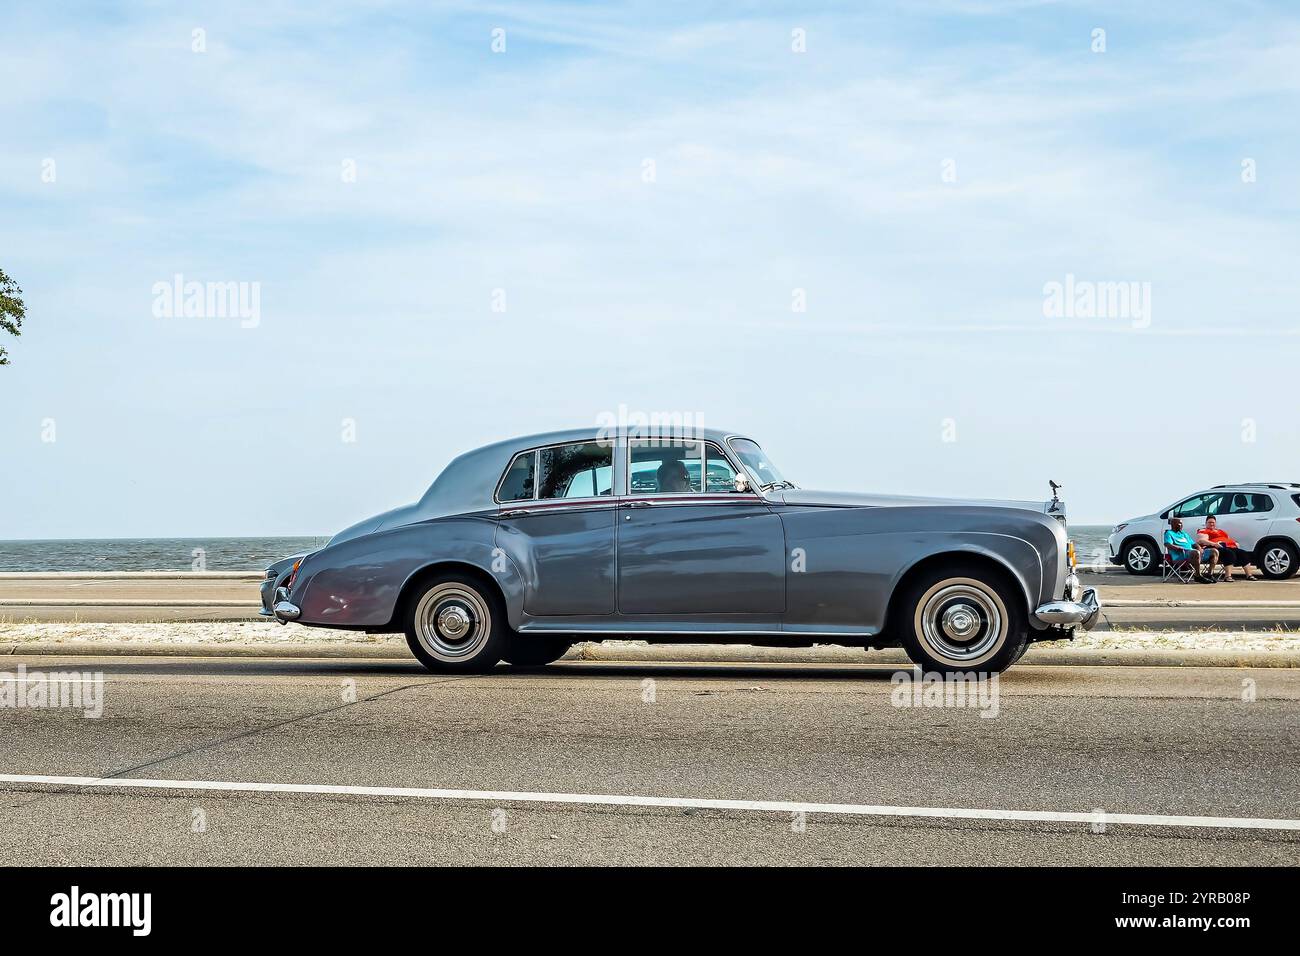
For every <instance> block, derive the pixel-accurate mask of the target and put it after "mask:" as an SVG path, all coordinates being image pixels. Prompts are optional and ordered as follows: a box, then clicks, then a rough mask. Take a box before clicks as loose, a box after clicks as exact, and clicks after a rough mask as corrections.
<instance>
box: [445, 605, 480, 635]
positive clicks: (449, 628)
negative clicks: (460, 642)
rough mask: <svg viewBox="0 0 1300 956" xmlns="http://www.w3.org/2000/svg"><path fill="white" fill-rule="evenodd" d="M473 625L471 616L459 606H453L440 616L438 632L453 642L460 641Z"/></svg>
mask: <svg viewBox="0 0 1300 956" xmlns="http://www.w3.org/2000/svg"><path fill="white" fill-rule="evenodd" d="M472 623H473V621H471V620H470V618H469V614H467V613H466V611H465V609H464V608H463V607H461V606H460V605H459V604H452V605H450V606H449V607H446V608H444V609H443V610H442V611H441V612H439V614H438V630H440V631H441V632H442V633H443V634H445V635H447V637H449V638H451V639H452V640H457V639H459V638H460V637H461V636H462V635H463V634H464V633H465V632H466V631H467V630H469V626H470V624H472Z"/></svg>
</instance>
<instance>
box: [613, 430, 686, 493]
mask: <svg viewBox="0 0 1300 956" xmlns="http://www.w3.org/2000/svg"><path fill="white" fill-rule="evenodd" d="M703 463H704V444H703V443H702V442H698V441H670V440H667V439H658V438H637V439H634V440H632V441H630V442H628V479H629V480H628V487H629V490H630V491H631V493H632V494H634V495H686V494H694V493H697V492H699V491H700V487H701V486H700V476H701V475H702V474H703Z"/></svg>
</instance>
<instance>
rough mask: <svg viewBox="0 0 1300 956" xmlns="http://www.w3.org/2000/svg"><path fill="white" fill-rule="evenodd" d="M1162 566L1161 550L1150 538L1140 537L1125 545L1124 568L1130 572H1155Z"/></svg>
mask: <svg viewBox="0 0 1300 956" xmlns="http://www.w3.org/2000/svg"><path fill="white" fill-rule="evenodd" d="M1159 567H1160V552H1159V551H1157V550H1156V545H1155V542H1154V541H1152V540H1150V539H1149V538H1138V539H1137V540H1136V541H1130V542H1129V543H1128V544H1126V545H1124V570H1125V571H1127V572H1128V573H1129V574H1155V572H1156V571H1157V570H1158V569H1159Z"/></svg>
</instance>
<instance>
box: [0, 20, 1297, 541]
mask: <svg viewBox="0 0 1300 956" xmlns="http://www.w3.org/2000/svg"><path fill="white" fill-rule="evenodd" d="M1297 117H1300V9H1297V8H1296V7H1295V6H1294V5H1292V4H1285V3H1278V4H1270V3H1253V2H1196V0H1192V2H1179V3H1173V2H1169V3H1145V4H1132V3H1089V4H1073V3H1068V2H1060V3H1048V2H1032V0H1007V2H1003V0H931V2H924V0H922V2H903V0H898V2H879V3H872V4H869V5H868V4H860V3H819V2H815V0H814V2H811V3H799V4H789V5H785V4H780V3H767V4H751V3H733V4H725V3H671V2H645V3H599V4H597V3H592V4H583V3H561V4H549V3H527V4H524V3H520V4H518V5H515V4H509V3H507V4H489V3H479V4H470V3H463V4H461V3H449V4H428V3H398V2H372V3H358V2H349V3H342V2H331V0H325V2H316V3H310V4H308V3H303V4H289V3H281V2H274V0H259V2H256V3H251V2H241V0H236V2H230V3H222V4H220V5H209V4H173V3H161V2H159V3H122V4H114V5H111V8H110V6H109V5H102V4H97V3H76V2H71V3H60V4H27V5H21V6H19V5H8V6H7V7H6V9H5V12H4V30H3V31H2V32H0V122H2V124H3V125H2V128H3V130H4V148H3V149H0V269H3V270H4V271H5V272H7V273H8V274H9V275H10V276H11V277H12V278H13V279H14V280H16V281H17V282H18V283H19V285H20V286H21V287H22V289H23V293H24V300H25V302H26V305H27V320H26V323H25V325H24V328H23V334H22V337H21V338H19V339H13V338H9V337H6V339H7V341H5V342H4V343H3V344H4V345H5V346H6V347H7V348H8V350H9V352H10V360H11V363H12V364H11V365H9V366H5V367H0V473H2V474H3V477H4V484H5V488H4V493H3V495H0V538H55V537H119V536H120V537H148V536H198V537H201V536H207V535H210V536H217V535H222V536H225V535H280V534H310V535H327V534H330V533H332V532H333V531H336V530H338V529H340V528H342V527H344V526H346V525H348V524H351V523H353V522H355V521H357V520H359V519H361V518H363V517H365V516H367V515H370V514H373V513H375V512H378V511H381V510H384V509H387V508H390V507H394V506H396V505H399V504H403V503H405V502H409V501H412V500H414V499H416V498H417V497H419V495H420V494H421V492H422V491H423V490H424V489H425V488H426V487H427V486H428V484H429V483H430V482H431V481H432V480H433V478H434V477H435V476H436V475H437V473H438V472H439V470H440V469H441V468H442V467H443V466H444V465H445V464H446V463H447V462H448V461H449V460H450V459H451V458H453V457H454V456H455V455H457V454H459V453H460V452H463V451H466V450H468V449H471V448H474V447H477V446H479V445H483V444H486V443H488V442H491V441H496V440H498V439H502V438H507V437H510V436H512V435H519V434H527V433H531V432H536V431H546V430H550V429H555V428H567V427H578V426H583V425H594V424H596V423H597V422H598V421H600V420H601V416H602V415H604V416H608V415H609V414H611V413H617V410H618V409H619V408H620V407H625V408H626V409H628V410H629V411H632V412H643V413H646V414H652V413H664V414H678V415H690V416H692V417H693V419H694V420H696V421H702V422H703V423H704V424H705V425H707V426H710V427H719V428H729V429H733V430H736V431H740V432H744V433H746V434H749V435H751V436H753V437H754V438H756V439H757V440H758V441H759V442H760V443H761V444H762V445H763V446H764V447H765V449H766V450H767V451H768V453H769V454H770V456H771V457H772V458H773V459H774V461H775V462H776V463H777V465H778V466H779V467H780V468H781V470H782V471H784V472H785V474H786V476H787V477H788V478H790V479H792V480H794V481H796V482H797V483H799V484H800V485H802V486H803V487H808V488H834V489H841V490H857V491H876V492H884V493H901V494H922V495H925V494H935V495H945V496H949V495H956V496H970V497H1008V498H1046V497H1048V495H1049V492H1048V484H1047V482H1048V479H1049V478H1052V479H1055V480H1056V481H1058V482H1060V483H1061V484H1063V485H1064V487H1065V491H1064V492H1063V495H1064V497H1065V498H1066V500H1067V501H1068V502H1069V507H1070V514H1071V519H1072V520H1073V521H1075V522H1080V523H1088V524H1093V523H1095V524H1102V523H1113V522H1115V521H1120V520H1123V519H1125V518H1128V517H1132V516H1134V515H1139V514H1145V513H1148V512H1151V511H1153V510H1156V509H1157V508H1159V507H1161V506H1163V505H1166V504H1169V503H1170V502H1172V501H1174V500H1175V499H1177V498H1178V497H1179V496H1180V495H1183V494H1185V493H1189V492H1191V491H1194V490H1197V489H1199V488H1202V487H1205V486H1208V485H1212V484H1219V483H1223V482H1230V481H1254V480H1291V481H1300V460H1298V458H1300V422H1298V420H1297V418H1298V417H1297V414H1296V412H1297V398H1296V395H1297V379H1298V378H1300V375H1298V369H1300V361H1298V360H1300V268H1297V262H1300V230H1298V229H1297V226H1298V224H1300V217H1298V215H1297V214H1298V213H1300V162H1298V161H1297V160H1298V158H1300V154H1298V148H1300V122H1298V121H1297ZM177 276H179V277H180V279H179V280H178V279H176V277H177ZM176 282H179V283H180V284H181V287H182V294H181V297H180V298H181V301H180V303H177V302H175V301H174V298H173V296H172V294H171V292H170V291H169V290H170V289H171V288H172V285H173V284H174V283H176ZM187 283H198V284H199V285H198V289H199V290H200V292H201V293H202V294H201V295H200V296H199V297H198V298H197V299H196V300H194V301H195V303H197V304H196V305H195V306H194V308H192V309H190V310H189V312H188V313H187V310H186V308H185V302H184V299H185V295H186V293H185V286H186V284H187ZM228 283H234V284H237V285H235V286H232V287H231V288H235V289H238V290H241V291H242V292H243V293H244V296H245V298H244V305H245V306H246V307H245V308H244V309H243V310H242V311H235V310H224V314H223V310H222V309H221V308H220V301H218V300H219V299H220V296H219V295H218V296H217V300H213V302H211V303H210V302H209V301H208V298H207V295H208V293H209V292H211V291H213V290H214V289H215V290H216V291H217V292H218V293H219V292H220V291H221V290H222V289H225V288H227V286H226V284H228ZM164 290H167V291H164ZM1116 290H1122V291H1123V293H1124V294H1125V295H1126V298H1127V301H1125V300H1124V299H1121V298H1118V296H1119V295H1120V292H1118V291H1116ZM214 294H215V293H214ZM1094 296H1095V299H1094V301H1098V302H1100V303H1101V307H1095V308H1093V309H1091V310H1090V309H1089V308H1088V306H1087V303H1088V301H1089V299H1090V298H1092V297H1094ZM1063 303H1064V304H1063ZM178 304H179V306H180V307H179V308H176V306H177V305H178ZM254 306H255V307H254ZM232 312H233V314H232Z"/></svg>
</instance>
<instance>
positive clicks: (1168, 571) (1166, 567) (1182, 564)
mask: <svg viewBox="0 0 1300 956" xmlns="http://www.w3.org/2000/svg"><path fill="white" fill-rule="evenodd" d="M1170 578H1177V579H1178V580H1179V581H1182V582H1183V583H1184V584H1191V583H1192V582H1193V581H1194V580H1196V566H1195V565H1194V564H1192V559H1191V558H1179V559H1178V560H1174V557H1173V556H1172V555H1171V554H1170V553H1169V548H1168V546H1167V545H1164V544H1161V545H1160V581H1161V583H1162V584H1166V583H1168V581H1169V579H1170Z"/></svg>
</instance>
